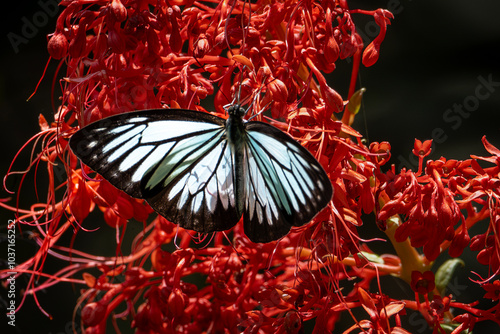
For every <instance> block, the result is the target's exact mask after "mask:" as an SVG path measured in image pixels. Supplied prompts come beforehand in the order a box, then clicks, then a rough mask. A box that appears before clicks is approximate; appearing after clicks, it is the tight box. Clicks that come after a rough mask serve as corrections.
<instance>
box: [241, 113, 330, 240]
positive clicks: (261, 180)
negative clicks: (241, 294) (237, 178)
mask: <svg viewBox="0 0 500 334" xmlns="http://www.w3.org/2000/svg"><path fill="white" fill-rule="evenodd" d="M247 137H248V140H247V146H246V152H247V157H248V159H247V161H246V164H247V170H248V174H247V175H248V180H247V185H246V189H247V194H246V196H245V201H246V203H245V210H244V215H243V220H244V227H245V234H246V235H247V236H248V237H249V238H250V239H251V240H252V241H254V242H269V241H270V240H275V239H278V238H280V237H281V236H283V235H285V234H287V233H288V231H289V230H290V228H291V227H292V226H301V225H304V224H306V223H308V222H309V221H310V220H311V219H312V218H314V216H315V215H316V214H317V213H318V212H319V211H320V210H321V209H323V208H324V207H325V206H326V205H327V204H328V203H329V202H330V199H331V197H332V193H333V190H332V187H331V183H330V180H329V179H328V177H327V175H326V174H325V172H324V171H323V168H322V167H321V165H320V164H319V163H318V162H317V160H316V159H314V157H313V156H312V155H311V153H309V151H307V150H306V149H305V148H304V147H302V146H301V145H300V144H298V143H297V142H296V141H295V140H293V139H292V138H291V137H290V136H288V135H287V134H285V133H283V132H282V131H280V130H278V129H276V128H274V127H272V126H271V125H269V124H266V123H261V122H249V123H247Z"/></svg>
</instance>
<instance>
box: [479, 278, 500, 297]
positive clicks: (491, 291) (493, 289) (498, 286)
mask: <svg viewBox="0 0 500 334" xmlns="http://www.w3.org/2000/svg"><path fill="white" fill-rule="evenodd" d="M483 289H484V290H486V294H485V295H484V297H483V298H487V299H491V300H499V298H500V281H499V280H496V281H494V282H493V283H486V284H483Z"/></svg>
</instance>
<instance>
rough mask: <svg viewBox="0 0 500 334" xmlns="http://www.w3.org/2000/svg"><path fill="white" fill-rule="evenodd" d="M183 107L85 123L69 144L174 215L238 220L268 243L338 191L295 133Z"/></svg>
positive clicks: (202, 221) (207, 221) (181, 220)
mask: <svg viewBox="0 0 500 334" xmlns="http://www.w3.org/2000/svg"><path fill="white" fill-rule="evenodd" d="M244 113H245V111H244V109H243V108H241V107H240V106H239V105H233V106H231V107H230V108H228V114H229V117H228V119H227V120H226V119H223V118H219V117H216V116H213V115H210V114H207V113H202V112H197V111H193V110H181V109H155V110H143V111H134V112H129V113H124V114H120V115H115V116H111V117H108V118H105V119H102V120H99V121H97V122H94V123H91V124H90V125H88V126H86V127H84V128H82V129H80V130H79V131H77V132H76V133H75V134H73V136H72V137H71V139H70V143H69V144H70V148H71V149H72V151H73V152H74V153H75V155H76V156H78V157H79V158H80V159H81V161H82V162H83V163H85V164H86V165H88V166H89V167H91V168H92V169H93V170H95V171H96V172H97V173H99V174H100V175H101V176H102V177H103V178H104V179H106V180H108V181H109V182H110V183H111V184H112V185H114V186H115V187H117V188H118V189H121V190H123V191H124V192H125V193H127V194H129V195H130V196H132V197H135V198H143V199H145V200H146V201H147V202H148V203H149V205H150V206H151V207H152V208H153V209H154V210H155V211H156V212H157V213H159V214H160V215H162V216H164V217H165V218H167V219H168V220H169V221H171V222H174V223H176V224H179V225H180V226H182V227H183V228H186V229H190V230H194V231H197V232H202V233H210V232H214V231H224V230H228V229H230V228H232V227H233V226H234V225H235V224H236V223H237V222H238V221H239V220H240V219H241V217H242V216H243V222H244V230H245V234H246V235H247V236H248V237H249V238H250V239H251V240H252V241H254V242H269V241H272V240H276V239H279V238H280V237H282V236H283V235H285V234H287V233H288V231H289V230H290V228H291V227H292V226H301V225H304V224H306V223H307V222H309V221H310V220H311V219H312V218H313V217H314V216H315V215H316V214H317V213H318V212H319V211H320V210H321V209H323V208H324V207H325V206H326V205H327V204H328V203H329V202H330V199H331V197H332V193H333V190H332V186H331V183H330V180H329V179H328V177H327V175H326V173H325V171H324V170H323V168H322V167H321V165H320V164H319V163H318V162H317V161H316V160H315V159H314V157H313V156H312V155H311V154H310V153H309V152H308V151H307V150H306V149H305V148H304V147H302V146H301V145H300V144H298V143H297V142H296V141H295V140H293V139H292V138H291V137H290V136H289V135H287V134H285V133H284V132H282V131H280V130H278V129H277V128H275V127H273V126H271V125H269V124H266V123H262V122H257V121H245V120H243V116H244Z"/></svg>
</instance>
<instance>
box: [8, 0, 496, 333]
mask: <svg viewBox="0 0 500 334" xmlns="http://www.w3.org/2000/svg"><path fill="white" fill-rule="evenodd" d="M61 6H62V7H63V8H64V9H63V10H62V12H61V14H60V16H59V18H58V20H57V24H56V28H55V32H54V33H53V34H52V35H51V36H50V39H49V41H48V50H49V53H50V55H51V57H52V59H55V60H60V61H61V62H62V63H64V64H65V65H66V72H65V75H64V78H63V80H61V90H62V96H61V106H60V107H59V108H58V109H57V112H56V113H55V115H54V121H53V122H52V123H51V124H49V123H48V122H47V121H45V119H44V118H40V126H41V129H42V130H41V132H40V133H39V134H38V135H36V136H35V137H34V138H33V140H34V141H35V142H36V141H40V142H42V144H43V148H42V152H40V154H38V155H37V156H36V157H34V159H33V161H32V163H31V165H30V166H29V167H30V168H29V169H34V170H37V169H38V168H39V167H42V166H45V167H46V168H47V171H48V175H49V188H48V194H47V200H46V202H45V203H36V204H34V205H32V207H30V208H29V209H21V208H18V207H15V206H14V207H13V206H9V205H8V204H6V202H4V201H1V202H0V205H1V206H3V207H5V208H7V209H10V210H13V211H14V212H16V214H17V219H16V224H18V226H23V228H28V227H32V228H33V230H34V231H35V232H36V233H35V234H33V239H34V240H35V241H36V242H37V244H38V245H39V249H38V251H37V252H36V254H34V255H33V257H32V258H31V259H29V260H27V261H25V262H24V263H21V264H19V265H18V266H17V267H16V268H15V270H16V272H17V273H18V274H17V275H21V274H26V275H30V277H31V278H30V281H29V283H28V286H27V287H26V293H25V294H24V297H23V298H26V296H28V295H31V296H33V297H34V298H35V300H36V293H37V292H38V291H40V290H41V289H46V288H49V287H51V286H52V285H54V284H55V283H57V282H72V283H73V284H75V285H78V286H79V287H80V288H82V296H81V298H80V301H79V305H78V307H79V308H80V309H81V313H80V316H81V322H80V327H81V330H82V332H83V331H84V332H86V333H104V332H105V330H106V328H107V326H108V322H112V321H118V320H114V319H118V318H120V319H127V321H128V322H129V323H130V324H131V326H132V327H133V328H135V330H136V332H137V333H201V332H204V331H206V332H225V333H233V332H244V333H256V332H259V333H275V332H277V333H300V332H302V331H303V326H304V324H305V323H307V322H308V321H309V320H312V319H315V320H314V326H315V328H314V332H315V333H324V332H331V331H333V330H334V328H335V326H336V321H337V320H338V319H340V316H341V313H342V312H350V311H349V310H350V309H351V308H363V309H364V310H365V311H366V314H367V318H366V319H361V320H359V319H356V318H354V315H352V314H353V313H350V314H351V315H352V317H353V319H352V326H350V328H349V329H348V330H347V332H351V331H354V330H362V331H365V332H370V333H388V332H398V333H408V331H407V330H406V329H403V327H402V326H403V324H402V321H401V319H402V317H403V316H404V315H405V312H406V309H413V310H417V311H419V312H421V314H422V315H423V316H424V317H425V319H426V320H427V322H428V323H429V325H430V326H432V327H433V328H434V329H435V331H441V332H442V328H441V326H442V325H444V324H445V323H446V324H450V323H451V324H452V325H453V326H455V328H456V330H459V329H460V331H461V330H466V329H472V328H473V327H474V325H475V324H476V323H477V322H479V321H486V320H488V321H494V322H497V323H499V321H498V317H497V315H498V300H499V299H498V293H496V292H497V290H498V289H497V288H496V287H497V284H496V283H497V282H498V280H497V281H494V283H489V281H490V280H492V278H493V277H495V275H497V274H498V271H499V270H500V240H499V237H498V230H499V229H500V191H499V189H500V187H499V186H500V180H499V172H500V150H498V149H497V148H496V147H494V146H493V145H492V144H490V143H489V142H487V141H486V139H483V143H484V146H485V147H486V150H487V151H488V152H489V153H490V154H491V156H489V157H479V156H472V157H471V159H469V160H466V161H457V160H449V159H446V158H441V159H438V160H428V161H427V162H426V163H425V164H424V159H425V158H426V157H427V156H428V154H429V153H430V146H431V145H430V144H431V142H430V141H424V142H423V143H422V142H421V141H419V140H416V141H415V147H414V150H413V152H414V154H416V155H417V156H418V157H419V161H420V167H419V170H418V171H417V172H416V173H415V172H413V171H411V170H406V169H403V170H401V171H396V170H395V168H394V166H391V167H389V168H388V170H385V169H384V168H385V165H386V163H387V162H389V159H390V156H391V154H390V149H391V146H390V144H389V143H387V142H382V143H369V144H366V145H365V144H364V142H363V141H362V138H361V135H360V134H359V133H358V132H357V131H356V130H354V129H352V128H351V127H350V126H351V124H353V123H352V122H353V120H354V117H355V115H356V113H357V110H358V109H359V105H360V101H361V95H362V93H363V90H360V91H358V92H355V87H356V78H357V73H358V69H359V66H360V64H361V63H362V64H363V65H365V66H372V65H373V64H374V63H375V62H376V61H377V59H378V57H379V55H380V50H381V49H380V47H381V43H382V41H383V39H384V38H385V35H386V33H387V26H388V25H389V24H390V22H391V19H392V17H393V16H392V14H391V13H390V12H389V11H387V10H385V9H377V10H374V11H365V10H361V9H349V7H348V4H347V1H345V0H340V1H288V2H278V1H266V2H264V1H257V2H255V3H247V2H245V1H241V0H231V1H215V2H214V1H194V2H193V1H183V0H176V1H170V2H167V1H163V0H160V1H156V2H151V1H143V0H85V1H84V0H73V1H70V0H65V1H62V2H61ZM352 14H362V15H368V16H371V17H373V19H374V20H375V22H376V24H377V25H378V26H379V27H380V33H379V35H378V36H377V37H376V38H375V39H374V40H373V41H371V42H370V43H369V45H368V46H365V45H364V44H363V41H362V39H361V37H360V36H359V35H358V34H357V33H356V25H355V23H354V20H353V18H352ZM346 58H352V60H353V62H352V64H353V69H352V75H351V82H350V83H337V82H335V83H329V82H328V81H327V79H326V76H325V74H327V73H330V72H332V71H334V70H335V68H336V66H337V65H338V64H337V63H336V62H337V61H338V60H339V59H346ZM342 86H345V87H349V93H348V96H345V97H343V96H341V95H340V94H339V93H338V92H337V90H338V89H339V88H341V87H342ZM334 87H335V88H334ZM235 98H239V99H240V101H238V102H242V103H244V104H248V105H249V109H250V110H249V111H248V116H247V117H250V116H252V117H254V118H255V119H257V120H261V121H266V122H269V123H272V124H273V125H275V126H276V127H278V128H280V129H281V130H283V131H285V132H287V133H289V134H290V135H291V136H293V137H294V138H295V139H296V140H297V141H299V142H300V143H301V144H302V145H304V146H305V147H306V148H307V149H308V150H309V151H310V152H311V153H312V154H313V155H314V156H315V157H316V159H317V160H318V161H319V162H320V163H321V164H322V166H323V167H324V169H325V171H326V172H327V174H328V176H329V178H330V180H331V182H332V186H333V188H334V196H333V198H332V201H331V203H330V205H329V206H328V207H327V208H326V209H325V210H323V211H322V212H320V213H319V214H318V215H317V216H316V217H315V219H314V220H313V221H312V222H310V223H309V224H307V225H305V226H302V227H299V228H294V229H293V230H292V231H291V232H290V233H289V234H288V235H287V236H285V237H283V238H282V239H281V240H280V241H279V242H272V243H268V244H254V243H252V242H251V241H250V240H249V239H248V238H247V237H246V236H245V234H244V232H243V228H242V226H241V224H237V225H236V226H235V227H234V228H233V229H232V230H231V231H226V232H225V233H215V234H214V235H213V236H208V238H209V239H207V240H208V242H206V245H205V246H202V245H200V242H201V241H204V237H206V236H200V235H195V234H194V233H193V232H191V231H186V230H183V229H182V228H179V227H178V226H176V225H174V224H172V223H171V222H169V221H167V220H166V219H165V218H163V217H161V216H157V215H153V214H152V210H151V208H150V207H149V206H148V205H147V204H146V203H144V202H143V201H141V200H137V199H134V198H131V197H130V196H128V195H126V194H124V193H123V192H121V191H119V190H117V189H115V188H114V187H113V186H111V185H110V184H109V183H108V182H107V181H105V180H103V179H102V178H101V177H100V176H99V175H97V174H95V173H94V172H93V171H92V170H90V169H89V168H88V167H86V166H84V165H80V164H79V162H78V160H77V159H76V157H75V156H74V155H73V153H72V152H71V151H70V150H69V149H68V140H69V138H70V137H71V135H72V134H73V133H74V132H75V131H76V130H77V129H78V128H81V127H83V126H85V125H87V124H89V123H91V122H94V121H96V120H99V119H102V118H105V117H107V116H111V115H116V114H120V113H123V112H127V111H132V110H141V109H152V108H171V109H179V108H182V109H195V110H198V111H202V112H210V113H212V114H214V115H217V116H220V117H226V115H225V113H226V112H225V110H224V108H223V106H224V105H227V104H228V103H231V101H233V99H235ZM203 101H210V102H213V104H214V109H215V110H208V111H207V110H206V107H204V106H203V105H202V102H203ZM266 108H267V109H269V110H270V113H265V114H264V113H263V111H264V110H266ZM207 109H210V108H208V107H207ZM342 113H343V114H342ZM479 161H481V164H479ZM486 163H487V164H489V167H482V166H483V165H484V164H486ZM57 165H63V166H64V171H65V175H64V176H63V177H61V173H59V172H58V170H56V169H55V166H57ZM424 167H425V168H424ZM13 173H14V172H13V171H9V172H8V174H13ZM23 180H24V178H23ZM21 186H22V182H21V185H20V189H21ZM61 190H62V191H61ZM96 208H98V209H99V210H100V211H102V212H103V217H104V220H105V222H106V223H107V224H108V225H109V226H111V227H112V228H114V229H116V240H113V241H115V242H116V247H117V252H116V256H112V257H104V256H102V255H101V254H99V250H98V249H96V254H95V255H94V254H88V253H84V252H82V251H79V250H78V249H74V248H73V247H67V246H65V245H63V244H62V243H61V241H60V239H61V236H62V235H64V234H67V233H71V232H73V231H79V230H82V229H84V226H85V222H86V221H88V220H89V219H90V218H89V214H90V213H91V212H93V211H96ZM372 212H375V214H376V217H377V226H378V227H379V228H380V229H381V230H382V231H383V232H384V233H386V235H387V239H388V240H389V241H390V242H392V244H393V246H394V248H395V250H396V253H397V254H395V255H389V254H375V253H374V252H373V251H371V250H370V249H369V248H368V246H367V245H366V243H367V242H370V241H373V240H364V239H362V237H361V236H360V233H359V231H360V228H361V227H362V226H363V224H365V222H364V221H363V218H364V216H363V215H365V214H370V213H372ZM90 217H92V216H90ZM484 219H488V220H489V223H487V228H486V229H485V232H483V233H482V234H479V235H475V236H473V238H472V240H471V239H470V237H469V233H468V231H469V229H470V228H471V227H472V226H474V225H475V224H477V223H479V222H481V221H482V220H484ZM131 220H137V221H139V222H142V223H143V226H144V228H143V230H142V232H141V233H139V234H138V235H137V236H136V237H135V239H134V242H133V243H132V247H131V249H130V250H126V249H124V248H123V247H122V240H123V238H124V236H125V234H126V233H127V232H128V231H127V226H128V224H129V222H130V221H131ZM23 224H24V225H23ZM89 233H98V231H89ZM76 237H77V236H75V237H74V238H76ZM210 237H211V239H210ZM193 241H194V242H193ZM228 241H229V242H230V245H229V244H228ZM469 244H470V249H471V250H473V251H477V252H478V255H477V258H478V261H479V263H480V264H483V265H485V266H489V269H490V272H491V276H490V277H489V278H487V279H484V280H483V279H482V281H481V282H476V283H478V284H482V286H483V288H484V289H485V290H486V291H487V293H486V295H485V298H488V299H492V300H494V301H495V302H496V303H497V304H496V305H497V306H495V307H493V308H491V309H489V310H481V309H479V307H478V306H477V303H473V304H462V303H459V302H455V301H454V299H453V298H450V297H449V296H446V295H444V291H442V290H440V289H439V288H438V287H436V288H434V287H435V286H437V285H439V284H438V281H439V282H441V283H442V282H443V281H447V280H448V281H449V278H446V279H441V278H442V277H443V275H442V274H439V275H438V274H436V283H434V274H433V273H432V272H431V271H429V270H430V269H431V266H432V263H433V261H434V260H435V259H436V258H437V257H438V256H439V255H440V254H442V253H443V252H446V251H448V253H449V255H451V256H452V257H458V256H460V255H461V253H462V252H463V250H464V249H465V248H467V247H468V246H469ZM168 245H170V246H172V245H175V247H167V246H168ZM420 247H422V250H423V254H419V253H418V251H417V248H420ZM166 249H170V251H167V250H166ZM47 256H55V257H57V258H59V259H62V260H64V261H67V262H68V264H67V266H66V267H64V268H63V269H61V270H59V271H57V272H55V273H51V274H48V273H46V272H45V268H44V261H45V259H46V258H47ZM90 270H94V272H96V270H98V272H99V274H97V275H96V274H94V275H96V276H94V275H91V274H90ZM412 272H414V273H417V274H412ZM420 273H424V274H420ZM389 274H390V275H395V276H398V277H400V278H402V279H403V280H405V281H406V282H407V283H408V285H409V286H410V287H411V288H413V290H414V291H415V292H418V293H421V294H425V295H426V298H427V295H430V294H433V299H432V301H429V299H427V303H425V304H424V303H420V301H419V300H418V299H416V300H404V301H403V300H399V299H397V298H393V297H391V291H385V290H384V291H383V288H382V287H381V286H380V284H378V291H371V288H372V287H373V286H374V285H373V284H371V283H373V282H374V280H375V282H377V283H379V281H378V279H379V277H380V276H382V275H389ZM8 276H9V273H8V271H2V272H0V277H2V278H3V279H5V278H6V277H8ZM417 276H418V277H417ZM448 276H450V277H451V275H448ZM448 276H447V275H444V277H448ZM193 277H197V278H198V279H199V281H198V284H193V283H191V281H192V278H193ZM437 277H439V278H440V279H439V280H438V279H437ZM35 278H36V279H37V281H38V284H37V285H35V284H34V282H35ZM353 278H357V280H353ZM424 283H425V284H424ZM53 289H54V288H53ZM415 298H419V297H418V294H416V297H415ZM139 301H140V302H139ZM42 306H43V305H40V308H41V309H42ZM452 309H460V310H461V311H463V312H465V313H464V314H462V315H461V316H459V317H456V318H453V317H452V315H451V311H450V310H452ZM309 323H312V322H309Z"/></svg>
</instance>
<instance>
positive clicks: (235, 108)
mask: <svg viewBox="0 0 500 334" xmlns="http://www.w3.org/2000/svg"><path fill="white" fill-rule="evenodd" d="M227 113H228V114H229V116H233V117H240V118H242V117H243V116H245V114H246V110H245V109H244V108H243V107H242V106H241V105H240V104H239V103H235V104H232V105H231V106H230V107H229V108H227Z"/></svg>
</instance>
